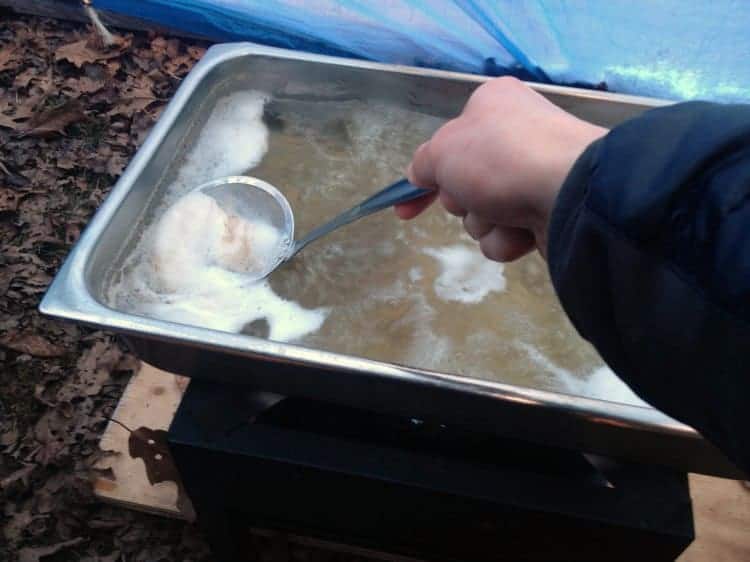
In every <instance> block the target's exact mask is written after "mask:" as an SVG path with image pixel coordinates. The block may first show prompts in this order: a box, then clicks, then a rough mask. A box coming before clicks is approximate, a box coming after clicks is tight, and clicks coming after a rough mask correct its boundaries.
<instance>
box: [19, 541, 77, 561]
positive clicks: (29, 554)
mask: <svg viewBox="0 0 750 562" xmlns="http://www.w3.org/2000/svg"><path fill="white" fill-rule="evenodd" d="M82 542H83V537H76V538H74V539H70V540H69V541H63V542H59V543H56V544H51V545H48V546H37V547H33V546H27V547H24V548H22V549H21V550H19V551H18V562H40V560H41V559H42V558H45V557H47V556H51V555H53V554H57V553H58V552H60V551H61V550H65V549H66V548H69V547H71V546H75V545H77V544H80V543H82Z"/></svg>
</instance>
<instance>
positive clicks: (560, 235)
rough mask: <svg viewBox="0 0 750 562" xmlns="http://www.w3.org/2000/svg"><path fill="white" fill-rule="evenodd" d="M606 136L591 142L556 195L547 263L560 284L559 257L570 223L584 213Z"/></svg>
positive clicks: (550, 226)
mask: <svg viewBox="0 0 750 562" xmlns="http://www.w3.org/2000/svg"><path fill="white" fill-rule="evenodd" d="M605 138H606V135H605V136H604V137H602V138H600V139H597V140H595V141H594V142H592V143H591V144H590V145H589V146H588V147H587V148H586V150H584V151H583V153H582V154H581V155H580V156H579V157H578V160H576V162H575V164H573V167H572V168H571V170H570V172H569V173H568V176H567V177H566V178H565V181H564V182H563V184H562V187H561V188H560V192H559V193H558V194H557V199H556V200H555V205H554V207H553V209H552V215H551V216H550V222H549V226H548V230H547V263H548V266H549V271H550V276H551V277H552V283H553V284H554V285H555V287H557V279H558V276H559V275H560V274H562V271H561V268H562V266H563V264H561V263H560V256H562V255H565V252H564V251H563V250H564V248H565V246H566V245H567V244H569V243H570V240H567V237H566V231H567V230H568V225H572V224H574V222H575V221H574V219H575V217H576V216H577V215H578V214H579V213H580V212H581V209H582V207H583V203H584V200H585V198H586V195H587V194H588V191H589V180H590V178H591V175H592V174H593V173H594V168H595V167H596V162H597V160H598V155H599V150H600V147H601V144H602V142H603V141H604V139H605Z"/></svg>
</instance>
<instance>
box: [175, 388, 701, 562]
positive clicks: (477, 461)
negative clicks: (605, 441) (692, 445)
mask: <svg viewBox="0 0 750 562" xmlns="http://www.w3.org/2000/svg"><path fill="white" fill-rule="evenodd" d="M520 437H521V438H522V437H523V436H520ZM169 439H170V446H171V448H172V452H173V455H174V458H175V461H176V463H177V467H178V469H179V472H180V474H181V475H182V478H183V483H184V485H185V487H186V489H187V491H188V494H189V495H190V497H191V499H192V500H193V503H194V506H195V508H196V511H197V513H198V517H199V520H200V521H201V523H202V524H203V526H204V527H205V529H206V530H207V532H208V534H209V540H210V541H211V544H212V548H213V549H214V554H215V556H216V557H217V559H219V560H226V561H233V562H234V561H241V560H249V559H251V558H248V557H247V556H248V555H247V552H248V550H247V548H246V547H247V541H248V540H249V537H250V536H251V533H250V529H259V528H260V529H266V530H275V531H281V532H283V533H289V534H291V535H295V536H304V537H312V538H313V539H318V540H323V541H330V542H332V543H337V544H345V545H353V546H355V547H361V548H367V549H372V550H375V551H379V552H381V553H383V552H384V553H388V555H385V557H386V559H393V558H394V557H395V556H397V555H398V556H409V557H414V558H417V559H422V560H435V561H438V560H440V561H447V560H454V561H457V560H460V561H490V560H493V561H494V560H576V561H585V560H596V561H601V560H633V559H636V558H643V559H647V560H673V559H674V558H676V557H677V556H678V555H679V554H680V553H681V552H682V551H683V550H684V549H685V548H686V547H687V546H688V545H689V544H690V542H691V541H692V539H693V521H692V511H691V504H690V497H689V494H688V486H687V477H686V475H685V474H684V473H680V472H678V471H675V470H671V469H664V468H658V467H653V466H643V465H635V464H625V463H617V462H613V461H610V460H607V459H603V458H593V457H587V456H585V455H583V454H581V453H579V452H573V451H566V450H562V449H557V448H553V447H545V446H540V445H535V444H530V443H525V442H524V441H522V440H510V439H503V438H500V437H497V436H493V435H490V434H482V433H477V432H474V431H466V430H463V429H461V428H458V427H455V426H446V425H442V424H440V423H436V422H434V421H431V422H426V421H422V420H416V419H408V418H400V417H395V416H392V415H385V414H378V413H374V412H370V411H364V410H357V409H353V408H349V407H345V406H340V405H336V404H331V403H323V402H316V401H313V400H308V399H300V398H284V397H281V396H279V395H275V394H269V393H265V392H258V391H253V390H251V389H249V388H248V387H245V386H239V387H237V386H229V385H219V384H216V383H211V382H205V381H201V380H193V381H192V382H191V384H190V387H189V389H188V391H187V393H186V395H185V397H184V399H183V401H182V404H181V406H180V408H179V410H178V412H177V415H176V417H175V419H174V422H173V423H172V427H171V429H170V435H169ZM280 559H284V556H281V558H280ZM324 559H325V558H324ZM328 559H333V558H328ZM335 559H337V560H342V559H348V558H340V557H339V558H335Z"/></svg>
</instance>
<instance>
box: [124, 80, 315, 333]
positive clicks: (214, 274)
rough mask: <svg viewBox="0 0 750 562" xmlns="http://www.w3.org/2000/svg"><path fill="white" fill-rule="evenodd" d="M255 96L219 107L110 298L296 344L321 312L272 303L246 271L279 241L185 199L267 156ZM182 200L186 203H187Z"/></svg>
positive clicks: (200, 197) (161, 314) (268, 231)
mask: <svg viewBox="0 0 750 562" xmlns="http://www.w3.org/2000/svg"><path fill="white" fill-rule="evenodd" d="M267 99H268V97H267V96H266V95H265V94H262V93H260V92H237V93H234V94H232V95H230V96H227V97H225V98H223V99H221V100H219V102H218V103H217V105H216V107H215V108H214V110H213V111H212V112H211V115H210V116H209V118H208V121H207V122H206V123H205V125H204V126H203V128H202V129H201V131H200V134H199V137H198V139H197V141H196V143H195V145H194V146H193V148H192V149H191V150H190V151H189V152H188V154H187V157H186V160H185V162H184V163H183V166H182V168H181V169H180V171H179V172H178V173H177V177H176V179H175V181H174V182H173V183H172V184H171V185H170V186H169V187H168V188H167V196H166V198H165V200H166V201H168V202H172V205H171V206H169V207H168V208H167V209H166V210H165V211H164V212H163V213H162V214H161V217H160V218H159V220H158V221H156V222H155V223H153V224H152V225H151V226H150V227H149V228H148V229H147V230H146V232H145V233H144V236H143V238H142V239H141V241H140V242H139V244H138V247H137V248H136V251H135V252H134V253H133V254H132V256H131V258H130V259H129V261H128V265H129V267H128V268H127V272H125V273H124V274H123V275H122V277H121V279H120V281H119V282H118V283H116V284H114V285H113V288H112V295H113V297H114V298H115V299H116V300H117V301H119V302H125V303H127V304H128V305H129V306H130V307H132V308H135V309H136V310H137V311H139V312H141V313H144V314H147V315H149V316H154V317H157V318H161V319H163V320H169V321H173V322H179V323H183V324H189V325H194V326H201V327H205V328H212V329H215V330H223V331H228V332H239V331H241V330H242V329H243V328H244V327H245V326H246V325H247V324H249V323H251V322H253V321H255V320H259V319H265V320H266V321H267V322H268V326H269V338H270V339H272V340H276V341H289V340H294V339H298V338H300V337H302V336H304V335H306V334H309V333H311V332H314V331H316V330H318V329H319V328H320V326H321V325H322V324H323V322H324V321H325V318H326V316H327V310H325V309H316V310H307V309H304V308H302V307H301V306H299V305H298V304H297V303H295V302H292V301H288V300H286V299H283V298H281V297H279V296H278V295H276V294H275V293H274V292H273V290H272V289H271V287H270V285H269V284H268V282H267V281H253V275H252V274H253V272H256V271H257V270H258V269H261V268H262V265H263V264H265V263H267V262H268V260H269V259H270V258H271V257H272V256H273V255H274V254H275V253H276V252H277V250H278V247H279V244H280V239H281V233H280V232H279V231H278V230H277V229H276V228H274V227H273V226H271V225H270V224H269V223H267V222H264V221H262V220H258V221H252V222H251V221H248V220H246V219H245V218H242V217H239V216H237V215H234V214H229V213H227V212H225V211H224V210H223V209H222V208H221V206H220V205H219V204H217V202H216V201H215V200H214V199H213V198H212V197H210V196H208V195H206V194H204V193H201V192H193V191H191V190H192V189H193V188H195V187H197V186H198V185H200V184H202V183H205V182H207V181H210V180H212V179H217V178H219V177H222V176H226V175H236V174H241V173H244V172H245V171H246V170H248V169H250V168H252V167H254V166H256V165H257V164H258V163H259V162H260V161H261V160H262V158H263V156H264V155H265V153H266V151H267V150H268V131H267V129H266V127H265V125H264V124H263V121H262V117H263V106H264V104H265V102H266V101H267ZM186 192H188V193H187V194H185V193H186Z"/></svg>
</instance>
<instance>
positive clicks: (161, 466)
mask: <svg viewBox="0 0 750 562" xmlns="http://www.w3.org/2000/svg"><path fill="white" fill-rule="evenodd" d="M167 435H168V434H167V432H166V431H164V430H163V429H151V428H149V427H139V428H138V429H135V430H133V431H132V432H130V437H129V438H128V452H129V453H130V456H131V457H133V458H134V459H143V463H144V464H145V465H146V476H147V477H148V481H149V482H150V483H151V484H158V483H159V482H170V481H171V482H177V483H179V482H180V474H179V473H178V472H177V469H176V468H175V464H174V460H173V459H172V453H171V452H170V450H169V445H168V444H167Z"/></svg>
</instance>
